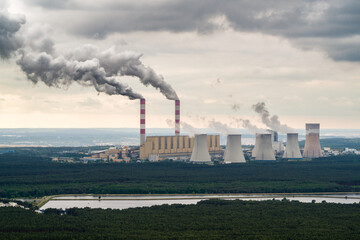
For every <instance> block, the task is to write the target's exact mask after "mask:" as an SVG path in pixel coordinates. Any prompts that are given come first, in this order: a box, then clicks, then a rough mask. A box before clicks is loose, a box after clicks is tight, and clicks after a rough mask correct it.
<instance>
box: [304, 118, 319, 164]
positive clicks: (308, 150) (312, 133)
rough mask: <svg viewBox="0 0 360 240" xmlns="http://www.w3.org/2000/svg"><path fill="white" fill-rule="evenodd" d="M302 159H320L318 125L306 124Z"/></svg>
mask: <svg viewBox="0 0 360 240" xmlns="http://www.w3.org/2000/svg"><path fill="white" fill-rule="evenodd" d="M303 157H307V158H318V157H322V153H321V146H320V124H319V123H306V138H305V147H304V152H303Z"/></svg>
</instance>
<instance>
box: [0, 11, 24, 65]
mask: <svg viewBox="0 0 360 240" xmlns="http://www.w3.org/2000/svg"><path fill="white" fill-rule="evenodd" d="M23 24H25V18H24V17H21V16H15V15H10V14H9V13H8V12H7V11H0V57H1V58H9V57H11V55H12V53H13V52H14V51H16V50H18V49H19V48H20V47H21V46H22V42H21V40H20V38H18V37H17V36H16V33H17V32H18V31H19V30H20V28H21V26H22V25H23Z"/></svg>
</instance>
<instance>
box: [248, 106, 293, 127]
mask: <svg viewBox="0 0 360 240" xmlns="http://www.w3.org/2000/svg"><path fill="white" fill-rule="evenodd" d="M252 108H253V109H254V111H255V112H257V113H258V114H259V116H260V117H261V121H262V122H263V123H264V124H265V125H266V126H267V127H269V128H270V129H271V130H274V131H277V132H280V133H289V132H295V130H294V129H293V128H291V127H289V126H287V125H286V124H281V122H280V121H279V117H278V116H277V115H273V116H270V113H269V111H268V110H267V109H266V106H265V103H264V102H259V103H257V104H254V105H253V106H252Z"/></svg>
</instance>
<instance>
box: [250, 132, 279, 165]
mask: <svg viewBox="0 0 360 240" xmlns="http://www.w3.org/2000/svg"><path fill="white" fill-rule="evenodd" d="M271 136H272V135H271V134H259V144H258V148H257V151H256V157H255V160H275V155H274V149H273V147H272V141H271Z"/></svg>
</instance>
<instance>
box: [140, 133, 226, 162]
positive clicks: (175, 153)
mask: <svg viewBox="0 0 360 240" xmlns="http://www.w3.org/2000/svg"><path fill="white" fill-rule="evenodd" d="M206 141H207V146H208V149H209V153H210V155H212V156H216V155H221V154H222V153H223V151H222V148H221V146H220V135H207V136H206ZM193 148H194V137H189V136H148V137H146V141H145V144H143V145H141V146H140V159H143V160H145V159H149V160H150V161H159V160H165V159H180V160H187V159H190V156H191V154H192V151H193Z"/></svg>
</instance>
